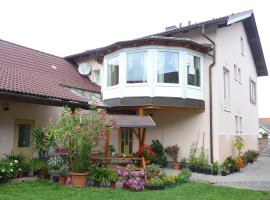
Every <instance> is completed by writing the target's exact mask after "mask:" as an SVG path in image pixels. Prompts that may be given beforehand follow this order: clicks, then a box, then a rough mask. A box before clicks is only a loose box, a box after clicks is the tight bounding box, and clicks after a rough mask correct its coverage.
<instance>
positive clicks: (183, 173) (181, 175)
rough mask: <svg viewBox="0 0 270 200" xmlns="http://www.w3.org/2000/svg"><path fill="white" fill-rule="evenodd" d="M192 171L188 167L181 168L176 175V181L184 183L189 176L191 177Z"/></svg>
mask: <svg viewBox="0 0 270 200" xmlns="http://www.w3.org/2000/svg"><path fill="white" fill-rule="evenodd" d="M191 175H192V172H191V170H190V169H188V168H184V169H181V171H180V172H179V174H178V175H177V178H176V180H177V183H186V182H188V181H189V178H190V177H191Z"/></svg>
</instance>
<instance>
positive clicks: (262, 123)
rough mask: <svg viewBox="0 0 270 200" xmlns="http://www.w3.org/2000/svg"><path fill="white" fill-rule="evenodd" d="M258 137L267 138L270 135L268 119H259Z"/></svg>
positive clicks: (269, 119)
mask: <svg viewBox="0 0 270 200" xmlns="http://www.w3.org/2000/svg"><path fill="white" fill-rule="evenodd" d="M259 133H260V135H259V137H260V138H261V137H262V136H263V135H267V136H269V134H270V118H260V119H259Z"/></svg>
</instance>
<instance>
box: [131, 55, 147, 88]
mask: <svg viewBox="0 0 270 200" xmlns="http://www.w3.org/2000/svg"><path fill="white" fill-rule="evenodd" d="M146 82H147V65H146V52H138V53H129V54H128V55H127V83H146Z"/></svg>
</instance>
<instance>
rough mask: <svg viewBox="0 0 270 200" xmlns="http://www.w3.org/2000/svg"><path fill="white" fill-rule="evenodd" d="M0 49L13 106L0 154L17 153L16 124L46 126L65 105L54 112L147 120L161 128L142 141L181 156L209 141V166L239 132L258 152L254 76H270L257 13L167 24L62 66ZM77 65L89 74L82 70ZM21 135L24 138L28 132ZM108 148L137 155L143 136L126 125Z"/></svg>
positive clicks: (2, 87)
mask: <svg viewBox="0 0 270 200" xmlns="http://www.w3.org/2000/svg"><path fill="white" fill-rule="evenodd" d="M0 44H2V45H0V52H3V53H4V56H2V55H1V54H0V56H1V57H0V66H1V68H2V65H3V66H4V68H6V69H5V71H3V69H0V70H1V71H2V72H1V73H0V80H1V81H0V91H1V96H0V99H3V100H1V101H2V104H3V105H7V107H10V109H7V110H5V109H4V107H5V106H3V110H1V111H0V117H1V121H0V131H1V129H2V130H4V131H1V132H0V154H1V153H6V152H9V151H10V150H12V149H13V150H15V149H16V148H13V144H14V146H15V145H16V144H17V143H16V141H17V139H16V138H18V136H16V134H17V135H18V133H17V132H18V128H16V127H17V126H18V125H17V124H18V123H19V122H20V121H17V123H15V121H16V119H31V120H36V121H37V122H36V124H39V125H43V126H46V124H47V123H48V118H49V117H50V116H51V117H54V116H57V114H54V113H59V110H60V108H59V107H53V106H60V105H70V106H73V107H76V106H82V107H85V106H86V105H87V102H88V103H93V102H95V103H97V104H99V105H102V106H103V107H106V108H107V110H108V111H109V112H111V113H113V114H131V115H135V114H138V115H140V116H142V115H150V116H151V117H152V119H153V120H154V121H155V123H156V125H157V127H155V128H148V129H147V131H146V135H145V142H146V143H151V140H152V139H158V140H160V141H161V142H162V143H163V145H164V146H168V145H173V144H178V145H179V147H180V155H179V159H181V158H183V157H187V156H188V153H189V148H190V145H191V144H192V142H194V141H196V140H197V139H198V140H199V145H202V144H203V143H204V147H205V149H206V150H207V153H208V155H209V160H211V161H215V160H218V161H223V160H224V159H225V158H226V157H227V156H229V155H232V154H234V153H235V152H234V148H233V144H232V143H233V137H234V136H235V135H236V134H239V135H241V136H242V137H243V138H244V139H245V143H246V144H245V148H246V149H256V150H257V148H258V134H259V133H258V128H259V124H258V106H257V89H256V84H257V77H258V76H267V75H268V72H267V68H266V64H265V60H264V55H263V51H262V47H261V43H260V38H259V35H258V31H257V27H256V22H255V18H254V14H253V12H252V11H246V12H242V13H238V14H233V15H230V16H226V17H222V18H218V19H213V20H210V21H206V22H202V23H197V24H194V25H189V26H186V27H179V28H177V27H171V28H170V30H167V31H165V32H161V33H158V34H155V35H151V36H147V37H144V38H138V39H134V40H129V41H122V42H117V43H114V44H112V45H109V46H106V47H103V48H98V49H95V50H90V51H85V52H82V53H78V54H75V55H72V56H68V57H66V58H65V60H64V59H62V58H59V57H55V56H52V55H48V54H45V53H41V52H38V51H35V50H30V49H28V48H25V47H20V46H17V45H14V44H10V43H7V42H4V41H1V42H0ZM17 56H18V57H17ZM68 61H70V62H68ZM20 63H21V64H20ZM71 63H72V64H71ZM75 63H76V64H77V66H78V70H79V72H80V74H83V75H85V76H83V75H79V74H78V73H77V70H76V67H77V66H76V65H75ZM19 64H20V65H19ZM28 66H29V67H28ZM90 66H91V67H90ZM26 67H27V68H26ZM37 67H38V68H37ZM17 68H19V69H18V72H17V71H14V70H15V69H17ZM29 69H30V70H29ZM14 73H15V75H14ZM24 74H25V75H24ZM37 74H38V75H37ZM15 76H17V77H15ZM88 78H90V80H89V79H88ZM2 79H3V80H5V81H2ZM18 79H19V80H20V81H17V80H18ZM25 79H26V80H27V82H28V83H25V82H26V81H25ZM39 80H40V81H41V83H39ZM48 80H49V81H48ZM48 82H49V83H48ZM93 82H95V83H93ZM36 84H37V86H36ZM96 84H97V85H100V86H101V95H100V93H99V87H98V86H97V85H96ZM29 85H30V86H33V87H29ZM26 88H27V89H26ZM22 95H25V96H27V98H25V97H24V96H22ZM40 98H41V99H40ZM28 99H29V100H28ZM46 99H48V101H46ZM58 100H59V101H58ZM19 101H26V103H19ZM48 102H50V103H48ZM33 103H35V104H46V106H41V105H35V104H33ZM47 104H49V105H47ZM27 107H29V108H27ZM23 109H25V110H23ZM37 109H41V112H39V113H38V112H36V110H37ZM28 110H29V111H28ZM8 115H10V117H7V118H6V117H5V120H6V122H5V121H3V120H2V117H3V118H4V116H8ZM35 115H37V116H35ZM40 115H41V116H42V117H41V116H40ZM12 124H13V125H12ZM14 124H15V127H14ZM21 124H23V123H21ZM1 127H5V129H3V128H1ZM21 129H22V131H21V132H22V133H25V131H24V130H25V129H27V127H25V126H21ZM14 130H15V136H14ZM16 131H17V132H16ZM19 132H20V131H19ZM14 138H15V140H14ZM14 141H15V143H14ZM2 143H5V146H3V145H1V144H2ZM110 143H111V144H114V145H115V146H116V147H117V148H116V149H117V151H118V152H119V153H126V154H129V153H132V152H135V151H137V150H138V140H137V139H136V137H134V136H133V133H132V131H131V129H129V128H128V127H126V128H122V129H120V131H119V136H112V137H110Z"/></svg>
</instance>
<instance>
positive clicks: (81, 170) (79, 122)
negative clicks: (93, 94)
mask: <svg viewBox="0 0 270 200" xmlns="http://www.w3.org/2000/svg"><path fill="white" fill-rule="evenodd" d="M115 125H116V123H115V121H114V120H112V119H110V118H109V116H108V115H107V114H106V112H105V111H104V110H101V109H97V108H94V107H92V108H91V110H90V111H82V110H80V109H76V110H74V111H73V112H72V111H71V109H70V108H64V109H63V112H62V114H61V116H60V118H59V119H58V120H56V121H54V122H53V123H51V124H50V126H49V128H48V131H49V133H51V134H53V135H54V136H55V137H56V139H57V141H60V143H61V145H62V147H63V148H64V149H65V151H66V152H67V153H68V164H69V170H70V176H71V181H72V184H73V185H74V186H75V187H85V186H86V182H87V176H88V168H89V165H90V155H91V152H92V149H93V148H95V147H96V146H98V144H99V140H100V139H101V138H104V133H105V131H106V129H107V128H110V129H113V128H114V126H115Z"/></svg>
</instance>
